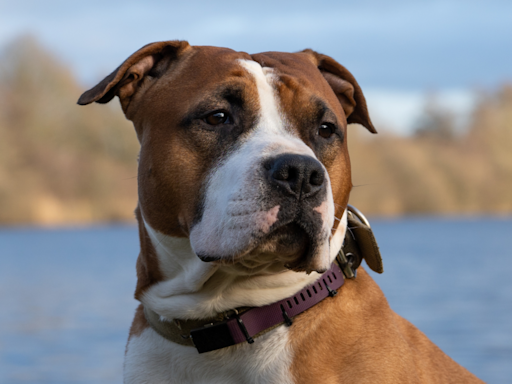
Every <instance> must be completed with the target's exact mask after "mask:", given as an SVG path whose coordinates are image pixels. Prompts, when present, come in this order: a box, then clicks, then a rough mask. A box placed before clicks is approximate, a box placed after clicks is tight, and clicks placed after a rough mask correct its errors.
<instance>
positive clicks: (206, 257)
mask: <svg viewBox="0 0 512 384" xmlns="http://www.w3.org/2000/svg"><path fill="white" fill-rule="evenodd" d="M197 257H199V259H200V260H201V261H204V262H205V263H210V262H212V261H220V260H221V259H222V258H221V257H218V256H209V255H197Z"/></svg>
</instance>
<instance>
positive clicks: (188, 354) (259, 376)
mask: <svg viewBox="0 0 512 384" xmlns="http://www.w3.org/2000/svg"><path fill="white" fill-rule="evenodd" d="M288 345H289V344H288V329H287V328H286V326H280V327H279V328H276V329H275V330H273V331H271V332H269V333H268V334H266V335H263V336H261V337H259V338H257V339H255V342H254V343H253V344H250V345H249V344H246V343H243V344H239V345H236V346H233V347H230V348H225V349H221V350H218V351H212V352H207V353H203V354H198V352H197V350H196V349H195V348H193V347H186V346H182V345H178V344H175V343H172V342H170V341H168V340H166V339H164V338H162V337H160V336H159V335H158V334H156V333H155V332H154V331H153V330H152V329H151V328H147V329H145V330H144V331H143V332H142V334H141V335H140V336H134V337H132V338H131V339H130V341H129V343H128V348H127V352H126V357H125V368H124V382H125V384H135V383H137V384H141V383H151V384H163V383H166V384H167V383H180V384H187V383H194V384H201V383H205V384H206V383H208V384H214V383H219V384H220V383H222V384H240V383H247V384H263V383H268V384H270V383H276V384H277V383H279V384H292V383H293V379H292V377H291V372H290V364H291V362H292V351H291V349H290V348H289V346H288Z"/></svg>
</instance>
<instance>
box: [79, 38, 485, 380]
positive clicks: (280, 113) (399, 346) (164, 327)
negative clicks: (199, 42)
mask: <svg viewBox="0 0 512 384" xmlns="http://www.w3.org/2000/svg"><path fill="white" fill-rule="evenodd" d="M115 96H118V97H119V100H120V102H121V106H122V109H123V111H124V113H125V115H126V117H127V118H128V119H129V120H131V121H132V122H133V124H134V126H135V130H136V132H137V137H138V139H139V142H140V144H141V150H140V157H139V171H138V185H139V204H138V207H137V209H136V216H137V220H138V222H139V235H140V245H141V250H140V255H139V258H138V261H137V266H136V268H137V278H138V280H137V286H136V290H135V297H136V299H137V300H139V301H140V302H141V304H140V306H139V308H138V309H137V311H136V314H135V318H134V320H133V324H132V327H131V330H130V335H129V338H128V345H127V348H126V357H125V366H124V375H125V377H124V380H125V383H280V384H282V383H359V382H361V383H416V382H425V383H437V382H439V383H469V382H480V381H479V380H478V379H477V378H475V377H474V376H473V375H472V374H471V373H469V372H468V371H466V370H465V369H464V368H462V367H461V366H459V365H457V364H456V363H455V362H454V361H453V360H451V359H450V358H449V357H448V356H446V355H445V354H444V353H443V352H442V351H441V350H440V349H439V348H437V347H436V346H435V345H434V344H433V343H432V342H431V341H429V340H428V339H427V338H426V337H425V336H424V335H423V334H422V333H421V332H420V331H419V330H417V329H416V328H415V327H414V326H413V325H411V324H410V323H408V322H407V321H406V320H404V319H402V318H401V317H399V316H398V315H396V314H395V313H394V312H392V311H391V309H390V308H389V306H388V304H387V302H386V299H385V297H384V296H383V294H382V292H381V291H380V289H379V288H378V286H377V285H376V284H375V283H374V282H373V280H372V279H371V277H370V276H369V275H368V274H367V273H366V272H365V271H364V269H363V268H362V267H359V264H360V263H361V260H362V259H363V258H364V259H365V260H366V263H367V264H368V266H369V267H370V268H372V269H373V270H375V271H377V272H382V263H381V259H380V254H379V252H378V247H377V245H376V243H375V239H374V237H373V235H372V233H371V229H370V227H369V226H368V225H367V222H366V220H365V219H364V216H362V215H361V214H360V213H359V212H358V211H357V210H355V209H353V208H352V207H350V206H348V199H349V193H350V190H351V188H352V183H351V174H350V160H349V155H348V150H347V135H348V132H347V124H349V123H357V124H359V125H362V126H363V127H365V128H366V129H367V130H369V131H370V132H372V133H376V131H375V129H374V127H373V125H372V122H371V121H370V117H369V115H368V111H367V108H366V102H365V99H364V96H363V93H362V91H361V88H360V87H359V85H358V84H357V82H356V80H355V79H354V77H353V76H352V75H351V73H350V72H349V71H348V70H347V69H345V68H344V67H343V66H342V65H340V64H339V63H337V62H336V61H335V60H333V59H332V58H330V57H328V56H325V55H322V54H319V53H317V52H314V51H311V50H305V51H302V52H298V53H281V52H266V53H260V54H255V55H249V54H247V53H244V52H235V51H232V50H230V49H226V48H215V47H193V46H190V45H189V44H188V43H186V42H183V41H168V42H160V43H153V44H149V45H146V46H145V47H143V48H142V49H140V50H139V51H137V52H135V53H134V54H133V55H131V56H130V57H129V58H128V59H127V60H126V61H125V62H124V63H122V64H121V66H120V67H118V68H117V69H116V70H115V71H114V72H113V73H112V74H110V75H109V76H107V77H106V78H105V79H104V80H103V81H101V82H100V83H99V84H98V85H96V86H95V87H94V88H92V89H91V90H89V91H87V92H85V93H84V94H83V95H82V96H81V97H80V100H79V102H78V103H79V104H82V105H83V104H89V103H92V102H98V103H107V102H109V101H110V100H111V99H113V98H114V97H115ZM350 129H357V128H355V127H352V128H350ZM358 267H359V268H358Z"/></svg>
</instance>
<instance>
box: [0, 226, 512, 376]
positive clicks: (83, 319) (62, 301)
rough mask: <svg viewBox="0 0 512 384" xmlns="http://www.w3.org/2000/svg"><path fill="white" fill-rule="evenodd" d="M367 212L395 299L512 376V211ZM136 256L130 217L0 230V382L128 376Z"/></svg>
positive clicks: (479, 366)
mask: <svg viewBox="0 0 512 384" xmlns="http://www.w3.org/2000/svg"><path fill="white" fill-rule="evenodd" d="M370 221H371V224H372V226H373V228H374V231H375V234H376V237H377V241H378V242H379V245H380V248H381V252H382V257H383V260H384V269H385V272H384V274H382V275H377V274H374V273H372V276H373V277H374V279H375V280H376V281H377V283H378V284H379V285H380V286H381V288H382V289H383V291H384V293H385V294H386V296H387V298H388V300H389V302H390V305H391V307H392V308H393V309H394V310H395V311H396V312H397V313H399V314H400V315H402V316H403V317H405V318H407V319H408V320H410V321H411V322H412V323H413V324H415V325H416V326H417V327H418V328H419V329H421V330H422V331H423V332H425V333H426V334H427V336H428V337H429V338H430V339H432V340H433V341H434V342H435V343H436V344H437V345H438V346H439V347H441V349H443V350H444V351H445V352H446V353H447V354H448V355H450V356H451V357H452V358H453V359H454V360H456V361H457V362H458V363H460V364H462V365H463V366H465V367H466V368H468V369H469V370H470V371H471V372H473V373H474V374H476V375H477V376H479V377H480V378H482V379H483V380H485V381H487V382H489V383H510V382H512V250H511V245H510V242H511V241H512V219H499V218H474V219H448V218H446V219H444V218H407V219H397V220H383V219H376V220H370ZM137 254H138V238H137V230H136V228H135V227H133V226H122V225H116V226H95V227H90V228H76V229H40V228H16V229H10V228H0V306H1V312H0V383H9V384H13V383H38V384H41V383H56V384H57V383H80V384H85V383H101V384H107V383H121V382H122V363H123V354H124V348H125V343H126V338H127V334H128V329H129V326H130V323H131V319H132V316H133V312H134V310H135V308H136V306H137V302H136V301H135V300H134V299H133V297H132V294H133V291H134V288H135V260H136V258H137ZM367 269H368V268H367Z"/></svg>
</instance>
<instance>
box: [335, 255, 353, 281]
mask: <svg viewBox="0 0 512 384" xmlns="http://www.w3.org/2000/svg"><path fill="white" fill-rule="evenodd" d="M336 260H337V261H338V264H339V265H340V268H341V271H342V272H343V274H344V275H345V277H346V278H347V279H355V277H356V276H357V269H355V268H352V265H353V263H354V255H353V254H352V253H347V254H346V255H345V252H343V248H341V249H340V251H339V252H338V255H337V256H336Z"/></svg>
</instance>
